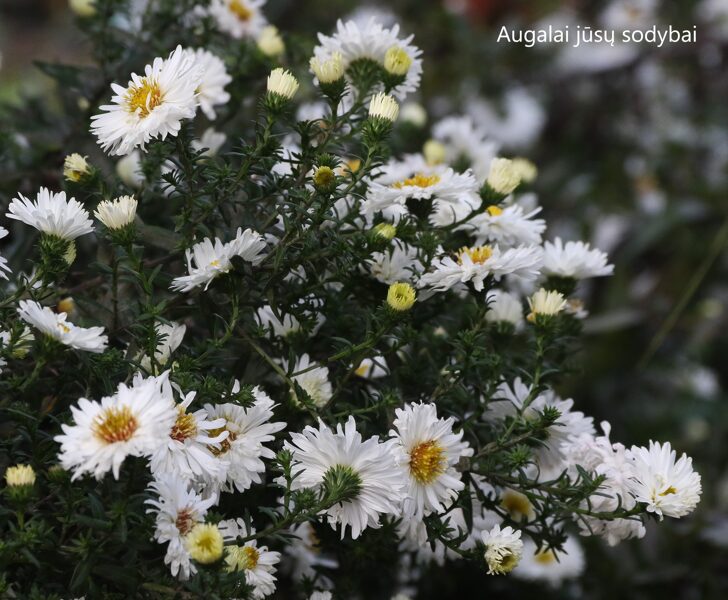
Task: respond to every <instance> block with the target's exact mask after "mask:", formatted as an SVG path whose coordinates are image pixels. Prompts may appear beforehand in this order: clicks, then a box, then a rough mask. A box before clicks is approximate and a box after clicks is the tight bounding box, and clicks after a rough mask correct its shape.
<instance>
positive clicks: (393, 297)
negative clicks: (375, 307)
mask: <svg viewBox="0 0 728 600" xmlns="http://www.w3.org/2000/svg"><path fill="white" fill-rule="evenodd" d="M415 300H417V292H415V288H413V287H412V286H411V285H410V284H409V283H405V282H402V281H398V282H397V283H393V284H392V285H390V286H389V291H388V292H387V304H388V305H389V306H390V307H391V308H392V309H394V310H396V311H397V312H404V311H407V310H409V309H410V308H412V307H413V306H414V303H415Z"/></svg>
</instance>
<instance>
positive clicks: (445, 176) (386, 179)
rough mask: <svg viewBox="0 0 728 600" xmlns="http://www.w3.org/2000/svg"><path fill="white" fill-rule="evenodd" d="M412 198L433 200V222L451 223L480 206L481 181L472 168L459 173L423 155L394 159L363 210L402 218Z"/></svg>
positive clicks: (372, 187) (374, 184) (367, 213)
mask: <svg viewBox="0 0 728 600" xmlns="http://www.w3.org/2000/svg"><path fill="white" fill-rule="evenodd" d="M408 200H417V201H426V200H431V201H432V209H433V210H432V213H431V214H430V217H429V220H430V223H431V224H432V225H435V226H438V227H442V226H446V225H451V224H453V223H456V222H457V221H461V220H463V219H465V218H466V217H467V216H468V215H469V214H470V213H471V212H472V211H473V210H474V209H475V208H476V207H477V206H479V204H480V196H479V195H478V182H477V181H476V180H475V178H474V177H473V175H472V173H470V172H469V171H468V172H466V173H456V172H455V171H453V170H452V169H450V168H448V167H445V166H443V165H428V164H427V162H426V161H425V159H424V157H422V156H421V155H416V156H410V157H406V158H405V159H404V160H402V161H390V162H389V163H388V164H387V165H385V167H384V168H383V170H382V173H381V176H379V177H378V178H377V179H376V180H374V181H372V182H371V183H370V184H369V189H368V190H367V196H366V199H365V201H364V202H363V203H362V205H361V212H362V214H363V215H364V216H366V217H368V218H369V217H372V216H374V215H375V214H376V213H378V212H381V213H382V216H383V217H384V218H385V219H387V220H388V221H394V222H398V221H399V220H400V219H401V218H402V217H403V216H404V215H407V214H409V209H408V208H407V201H408Z"/></svg>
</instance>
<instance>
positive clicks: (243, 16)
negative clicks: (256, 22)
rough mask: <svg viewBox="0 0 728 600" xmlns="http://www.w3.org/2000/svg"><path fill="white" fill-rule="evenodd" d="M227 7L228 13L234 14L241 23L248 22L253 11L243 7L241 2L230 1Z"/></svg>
mask: <svg viewBox="0 0 728 600" xmlns="http://www.w3.org/2000/svg"><path fill="white" fill-rule="evenodd" d="M228 7H229V8H230V12H232V13H234V14H235V16H236V17H237V18H238V19H240V20H241V21H250V19H251V18H252V16H253V11H252V10H250V9H249V8H248V7H247V6H246V5H245V2H243V0H232V2H230V4H229V5H228Z"/></svg>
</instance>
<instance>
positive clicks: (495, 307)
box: [485, 290, 523, 328]
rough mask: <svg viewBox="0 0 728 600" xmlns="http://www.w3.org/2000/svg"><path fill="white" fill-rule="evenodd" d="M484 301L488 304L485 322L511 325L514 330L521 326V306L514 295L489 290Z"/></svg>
mask: <svg viewBox="0 0 728 600" xmlns="http://www.w3.org/2000/svg"><path fill="white" fill-rule="evenodd" d="M486 301H487V302H488V312H487V313H485V320H486V321H488V322H490V323H498V322H506V323H512V324H513V325H514V326H515V327H516V328H519V327H521V326H522V325H523V305H522V304H521V300H520V299H519V298H518V296H516V295H515V294H512V293H510V292H505V291H503V290H490V291H489V292H488V294H487V296H486Z"/></svg>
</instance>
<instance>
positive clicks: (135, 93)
mask: <svg viewBox="0 0 728 600" xmlns="http://www.w3.org/2000/svg"><path fill="white" fill-rule="evenodd" d="M126 101H127V103H128V104H129V112H133V113H137V114H138V115H139V116H140V117H142V118H144V117H146V116H147V115H149V113H150V112H152V111H153V110H154V109H155V108H156V107H157V106H159V105H160V104H161V102H162V90H160V89H159V84H158V83H157V82H156V81H154V80H150V79H149V78H147V77H142V80H141V85H139V86H134V85H133V86H131V87H130V88H129V91H128V92H127V93H126Z"/></svg>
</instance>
